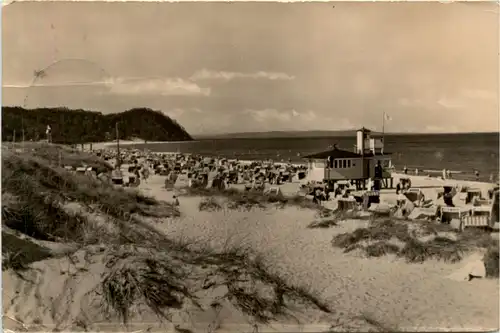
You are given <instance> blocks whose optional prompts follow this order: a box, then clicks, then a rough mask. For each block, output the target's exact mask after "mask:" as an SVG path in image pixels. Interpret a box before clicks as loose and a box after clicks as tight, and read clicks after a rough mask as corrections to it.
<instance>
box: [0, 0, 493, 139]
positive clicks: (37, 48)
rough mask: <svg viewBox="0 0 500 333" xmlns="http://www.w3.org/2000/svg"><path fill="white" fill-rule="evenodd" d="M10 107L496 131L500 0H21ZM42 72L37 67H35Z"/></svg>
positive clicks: (9, 9) (250, 124)
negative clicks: (441, 0) (148, 110)
mask: <svg viewBox="0 0 500 333" xmlns="http://www.w3.org/2000/svg"><path fill="white" fill-rule="evenodd" d="M2 11H3V13H2V21H3V23H2V28H3V29H2V30H3V31H2V51H3V66H2V67H3V68H2V71H3V77H2V79H3V80H2V99H3V105H18V106H25V107H28V108H34V107H39V106H48V107H55V106H66V107H69V108H83V109H87V110H94V111H100V112H102V113H114V112H122V111H125V110H128V109H131V108H134V107H148V108H152V109H156V110H161V111H163V112H164V113H165V114H167V115H169V116H171V117H172V118H174V119H176V120H177V121H178V122H179V123H181V124H182V125H183V126H184V127H185V128H186V129H187V131H188V132H189V133H190V134H218V133H231V132H252V131H282V130H347V129H354V128H358V127H361V126H366V127H369V128H371V129H372V130H381V129H382V124H383V114H384V112H385V113H386V114H387V115H388V116H387V121H386V122H385V131H387V132H476V131H479V132H482V131H498V130H499V80H498V78H499V73H500V70H499V16H498V5H495V3H491V2H490V3H470V2H469V3H447V4H442V3H437V2H433V3H430V2H414V3H397V2H393V3H388V2H387V3H381V2H377V3H374V2H366V3H355V2H332V3H269V2H267V3H251V2H247V3H201V2H198V3H137V2H136V3H112V2H72V3H63V2H44V3H41V2H31V3H27V2H17V3H13V4H10V5H8V6H4V7H3V8H2ZM41 70H42V71H43V72H42V75H38V76H36V75H35V73H36V72H37V71H41Z"/></svg>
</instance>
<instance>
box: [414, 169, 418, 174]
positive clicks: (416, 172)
mask: <svg viewBox="0 0 500 333" xmlns="http://www.w3.org/2000/svg"><path fill="white" fill-rule="evenodd" d="M415 176H418V169H417V168H415Z"/></svg>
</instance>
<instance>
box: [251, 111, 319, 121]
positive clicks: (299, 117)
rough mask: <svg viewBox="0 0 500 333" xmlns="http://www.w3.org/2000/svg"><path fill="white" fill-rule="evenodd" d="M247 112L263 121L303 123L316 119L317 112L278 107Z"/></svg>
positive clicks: (256, 119)
mask: <svg viewBox="0 0 500 333" xmlns="http://www.w3.org/2000/svg"><path fill="white" fill-rule="evenodd" d="M244 113H245V114H248V115H250V116H251V117H252V118H253V120H255V121H257V122H259V123H263V122H266V121H280V122H292V121H293V122H296V123H303V122H304V121H306V122H310V121H313V120H315V119H316V114H315V113H314V112H313V111H311V110H308V111H306V112H298V111H297V110H295V109H292V110H281V111H280V110H277V109H263V110H251V109H249V110H245V111H244Z"/></svg>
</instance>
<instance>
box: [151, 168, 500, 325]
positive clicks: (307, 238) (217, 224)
mask: <svg viewBox="0 0 500 333" xmlns="http://www.w3.org/2000/svg"><path fill="white" fill-rule="evenodd" d="M413 178H415V177H413ZM420 178H421V179H420ZM415 180H417V179H415ZM418 180H420V181H422V183H425V184H430V185H432V184H433V185H435V186H437V184H436V182H435V180H434V182H433V181H432V180H426V179H425V178H424V177H419V178H418ZM141 188H143V189H144V190H145V191H146V192H147V193H149V194H151V195H154V196H156V197H158V198H161V199H164V200H169V199H170V196H171V195H172V192H167V191H166V190H164V189H163V188H162V179H161V177H153V178H152V179H150V180H149V181H148V183H147V184H143V185H141ZM199 201H200V199H199V198H188V197H186V198H184V197H183V198H181V211H182V212H183V217H182V218H181V219H180V220H170V221H165V222H164V223H162V224H161V225H158V228H161V230H162V231H164V232H165V233H167V234H169V235H171V236H178V237H189V238H190V237H192V238H194V239H202V240H203V241H204V242H209V243H211V244H213V245H214V246H222V244H224V242H226V241H227V239H234V241H235V242H240V243H243V244H248V245H249V246H251V247H252V248H254V249H258V251H259V252H260V253H262V254H263V255H264V257H265V258H266V261H268V262H269V265H270V266H271V267H273V269H275V270H277V271H278V272H280V273H281V274H284V275H286V276H287V278H289V279H292V280H294V281H298V282H301V283H306V284H307V285H309V286H311V287H312V288H313V289H314V290H315V291H317V292H319V293H321V295H323V297H325V298H326V299H328V300H329V302H331V303H330V304H332V306H333V308H334V309H335V310H336V313H344V314H347V313H355V314H358V315H359V314H361V313H370V314H373V315H374V316H375V317H376V318H378V319H379V320H381V321H383V322H385V323H391V324H392V325H397V326H398V327H400V328H402V329H405V330H413V329H419V330H439V329H440V328H443V327H448V328H451V329H453V330H475V329H485V328H487V327H488V328H491V329H493V328H495V327H497V326H498V321H499V317H498V309H499V307H498V299H497V297H493V295H498V292H499V289H498V281H496V280H478V281H473V282H471V283H467V282H456V281H450V280H449V279H446V276H447V275H449V274H451V273H452V272H453V271H455V270H457V269H459V268H460V267H462V266H463V265H464V262H461V263H458V264H444V263H440V262H436V261H429V262H425V263H423V264H407V263H405V262H403V261H400V260H396V259H394V258H390V257H386V258H380V259H366V258H359V257H357V256H355V255H348V254H344V253H342V251H340V250H338V249H334V248H333V247H332V246H331V243H330V242H331V240H332V237H333V236H334V235H335V234H338V233H342V232H346V231H349V230H352V229H353V228H356V227H361V226H363V224H364V223H365V222H363V221H354V220H352V221H347V222H345V223H343V224H342V226H341V227H338V228H333V229H327V230H324V229H318V230H311V229H309V230H308V229H306V227H307V225H308V224H309V223H310V222H311V221H312V220H314V218H315V217H314V213H313V212H312V211H306V210H298V209H296V208H287V209H285V210H271V211H259V210H257V211H252V212H251V213H247V212H227V211H224V212H210V213H207V212H199V211H198V208H197V207H198V204H199ZM466 261H467V259H466V260H465V262H466ZM228 320H229V319H228Z"/></svg>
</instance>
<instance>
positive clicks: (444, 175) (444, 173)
mask: <svg viewBox="0 0 500 333" xmlns="http://www.w3.org/2000/svg"><path fill="white" fill-rule="evenodd" d="M446 174H447V173H446V168H444V169H443V179H446Z"/></svg>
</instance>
